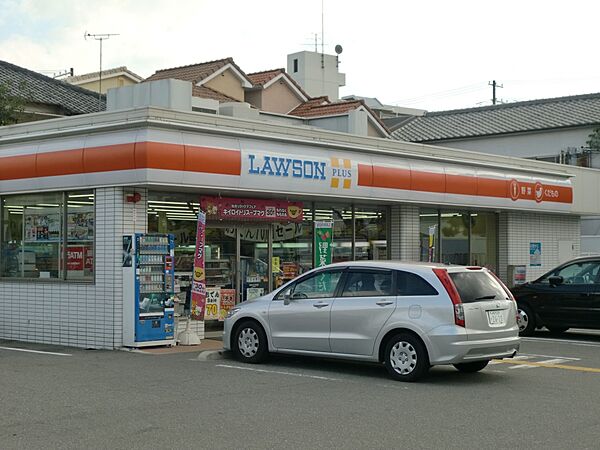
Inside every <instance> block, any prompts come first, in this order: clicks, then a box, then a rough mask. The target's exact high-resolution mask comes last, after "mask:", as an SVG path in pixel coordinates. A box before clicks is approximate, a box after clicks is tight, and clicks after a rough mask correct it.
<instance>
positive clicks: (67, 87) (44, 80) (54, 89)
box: [0, 61, 106, 115]
mask: <svg viewBox="0 0 600 450" xmlns="http://www.w3.org/2000/svg"><path fill="white" fill-rule="evenodd" d="M4 83H7V84H8V85H9V93H10V94H11V95H15V96H23V93H24V92H25V96H26V97H27V100H28V102H30V103H41V104H46V105H56V106H61V107H62V108H64V110H65V112H66V114H67V115H73V114H86V113H91V112H97V111H98V94H97V93H96V92H92V91H89V90H87V89H83V88H81V87H79V86H74V85H72V84H69V83H66V82H64V81H60V80H55V79H54V78H50V77H47V76H45V75H42V74H40V73H37V72H33V71H31V70H28V69H25V68H23V67H19V66H15V65H14V64H10V63H7V62H5V61H0V84H4ZM22 84H23V89H19V86H21V85H22ZM100 98H101V102H100V109H101V110H105V109H106V105H105V96H104V95H102V96H101V97H100Z"/></svg>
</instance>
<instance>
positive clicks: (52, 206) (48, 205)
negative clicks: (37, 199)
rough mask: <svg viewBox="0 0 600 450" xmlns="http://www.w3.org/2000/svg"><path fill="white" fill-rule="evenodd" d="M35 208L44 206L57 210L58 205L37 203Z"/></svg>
mask: <svg viewBox="0 0 600 450" xmlns="http://www.w3.org/2000/svg"><path fill="white" fill-rule="evenodd" d="M36 206H46V207H50V208H58V207H59V206H60V205H59V204H57V203H38V204H37V205H36Z"/></svg>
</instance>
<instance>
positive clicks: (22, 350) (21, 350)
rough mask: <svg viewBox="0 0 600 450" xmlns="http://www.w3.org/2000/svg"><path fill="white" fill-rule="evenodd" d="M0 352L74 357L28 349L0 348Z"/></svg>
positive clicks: (66, 354)
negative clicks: (8, 351)
mask: <svg viewBox="0 0 600 450" xmlns="http://www.w3.org/2000/svg"><path fill="white" fill-rule="evenodd" d="M0 350H10V351H13V352H26V353H40V354H42V355H54V356H73V355H71V354H69V353H57V352H43V351H41V350H29V349H27V348H14V347H0Z"/></svg>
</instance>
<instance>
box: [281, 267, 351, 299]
mask: <svg viewBox="0 0 600 450" xmlns="http://www.w3.org/2000/svg"><path fill="white" fill-rule="evenodd" d="M342 273H344V272H343V271H342V270H335V271H333V270H329V271H322V272H318V273H315V274H313V275H310V276H308V277H306V278H303V279H301V280H299V281H298V282H297V283H294V284H292V285H291V286H289V287H288V288H287V289H284V290H283V291H281V292H280V293H279V294H277V297H276V298H275V300H282V299H283V298H284V297H285V296H287V295H289V296H290V297H291V298H292V299H305V298H310V299H312V298H331V297H333V295H334V294H335V290H336V288H337V285H338V282H339V281H340V278H341V277H342Z"/></svg>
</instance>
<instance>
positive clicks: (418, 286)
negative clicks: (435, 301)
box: [396, 270, 439, 296]
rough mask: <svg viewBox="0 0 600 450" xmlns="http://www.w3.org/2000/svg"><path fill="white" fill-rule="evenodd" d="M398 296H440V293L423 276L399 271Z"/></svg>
mask: <svg viewBox="0 0 600 450" xmlns="http://www.w3.org/2000/svg"><path fill="white" fill-rule="evenodd" d="M396 273H397V277H398V278H397V286H398V288H397V295H402V296H409V295H415V296H416V295H438V294H439V292H438V291H437V290H436V289H435V288H434V287H433V286H432V285H431V284H429V283H428V282H427V281H426V280H425V279H423V278H422V277H421V276H419V275H417V274H415V273H411V272H404V271H402V270H398V271H397V272H396Z"/></svg>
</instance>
